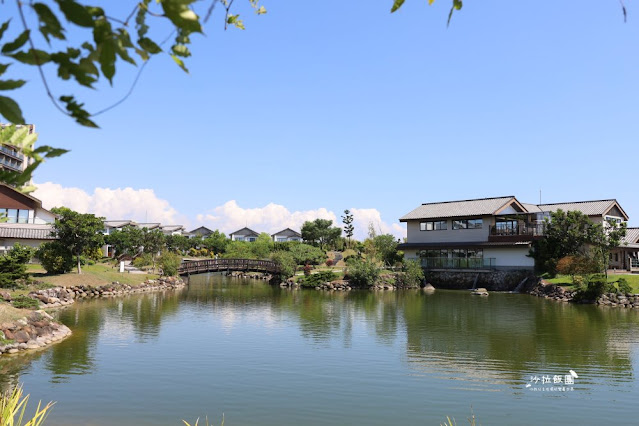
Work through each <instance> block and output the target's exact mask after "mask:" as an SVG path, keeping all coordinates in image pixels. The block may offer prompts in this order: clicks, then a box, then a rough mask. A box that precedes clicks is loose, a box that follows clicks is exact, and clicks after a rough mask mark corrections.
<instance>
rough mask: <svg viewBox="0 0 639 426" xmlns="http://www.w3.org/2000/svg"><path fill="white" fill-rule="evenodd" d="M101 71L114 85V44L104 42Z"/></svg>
mask: <svg viewBox="0 0 639 426" xmlns="http://www.w3.org/2000/svg"><path fill="white" fill-rule="evenodd" d="M99 62H100V70H102V74H104V76H105V77H106V78H107V79H108V80H109V83H111V84H113V76H114V75H115V46H114V45H113V42H110V43H109V42H104V43H102V46H101V47H100V60H99Z"/></svg>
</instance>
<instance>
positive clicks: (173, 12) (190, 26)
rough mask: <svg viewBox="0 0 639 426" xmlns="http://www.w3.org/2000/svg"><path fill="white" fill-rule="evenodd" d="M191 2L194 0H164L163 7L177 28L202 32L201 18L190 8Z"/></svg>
mask: <svg viewBox="0 0 639 426" xmlns="http://www.w3.org/2000/svg"><path fill="white" fill-rule="evenodd" d="M189 3H192V1H188V0H181V1H175V0H174V1H163V2H162V9H163V10H164V14H165V15H166V17H167V18H169V19H170V20H171V22H173V25H175V26H176V27H177V28H180V29H183V30H186V31H188V32H192V33H201V32H202V26H201V25H200V18H199V17H198V16H197V15H196V14H195V12H193V11H192V10H191V9H189V7H188V4H189Z"/></svg>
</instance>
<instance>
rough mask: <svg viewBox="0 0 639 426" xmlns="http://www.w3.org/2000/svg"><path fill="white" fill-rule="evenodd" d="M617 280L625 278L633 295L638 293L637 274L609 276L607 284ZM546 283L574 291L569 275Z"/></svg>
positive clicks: (638, 276) (638, 282)
mask: <svg viewBox="0 0 639 426" xmlns="http://www.w3.org/2000/svg"><path fill="white" fill-rule="evenodd" d="M619 278H625V280H626V281H627V282H628V284H630V286H631V287H632V292H633V293H639V275H638V274H609V275H608V282H610V283H614V282H617V280H618V279H619ZM546 281H548V282H551V283H553V284H559V285H560V286H563V287H566V289H571V290H574V289H575V286H574V285H573V284H572V277H571V276H570V275H557V276H556V277H555V278H552V279H546Z"/></svg>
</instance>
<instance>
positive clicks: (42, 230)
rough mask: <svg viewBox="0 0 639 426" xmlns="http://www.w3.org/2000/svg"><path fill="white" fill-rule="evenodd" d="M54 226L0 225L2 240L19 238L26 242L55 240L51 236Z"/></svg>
mask: <svg viewBox="0 0 639 426" xmlns="http://www.w3.org/2000/svg"><path fill="white" fill-rule="evenodd" d="M52 230H53V226H51V225H34V224H30V223H0V238H19V239H25V240H55V237H53V236H51V231H52Z"/></svg>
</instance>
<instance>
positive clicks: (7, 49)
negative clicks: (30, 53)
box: [2, 30, 29, 53]
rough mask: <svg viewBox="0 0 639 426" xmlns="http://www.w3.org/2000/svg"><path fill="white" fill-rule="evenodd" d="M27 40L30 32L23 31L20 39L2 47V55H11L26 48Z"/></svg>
mask: <svg viewBox="0 0 639 426" xmlns="http://www.w3.org/2000/svg"><path fill="white" fill-rule="evenodd" d="M27 40H29V30H25V31H23V32H22V34H20V35H19V36H18V38H16V39H15V40H13V41H12V42H10V43H7V44H5V45H4V46H2V53H9V52H13V51H15V50H18V49H20V48H21V47H22V46H24V44H25V43H26V42H27Z"/></svg>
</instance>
